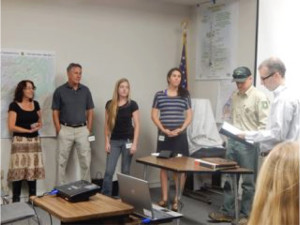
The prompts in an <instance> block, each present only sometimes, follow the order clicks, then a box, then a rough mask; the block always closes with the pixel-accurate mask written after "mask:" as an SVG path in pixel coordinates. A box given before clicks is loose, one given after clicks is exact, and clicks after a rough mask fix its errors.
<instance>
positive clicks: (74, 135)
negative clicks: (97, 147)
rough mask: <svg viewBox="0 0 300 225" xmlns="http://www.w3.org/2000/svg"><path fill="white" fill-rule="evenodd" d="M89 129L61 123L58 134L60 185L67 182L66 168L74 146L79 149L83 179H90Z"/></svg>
mask: <svg viewBox="0 0 300 225" xmlns="http://www.w3.org/2000/svg"><path fill="white" fill-rule="evenodd" d="M88 136H89V130H88V129H87V127H86V126H82V127H77V128H73V127H68V126H64V125H61V129H60V131H59V133H58V136H57V149H58V171H57V172H58V177H57V183H58V185H62V184H65V183H66V181H65V178H66V168H67V163H68V160H69V157H70V153H71V150H72V148H73V147H75V149H76V150H77V155H78V159H79V164H80V173H81V179H82V180H87V181H90V180H91V177H90V165H91V147H90V143H89V141H88Z"/></svg>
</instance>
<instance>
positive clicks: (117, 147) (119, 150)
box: [102, 140, 132, 196]
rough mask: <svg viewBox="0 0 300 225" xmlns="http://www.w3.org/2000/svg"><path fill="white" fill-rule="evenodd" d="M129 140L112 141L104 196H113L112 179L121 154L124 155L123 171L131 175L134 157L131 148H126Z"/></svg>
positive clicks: (107, 159)
mask: <svg viewBox="0 0 300 225" xmlns="http://www.w3.org/2000/svg"><path fill="white" fill-rule="evenodd" d="M127 143H128V140H110V153H109V154H107V158H106V170H105V174H104V180H103V187H102V194H105V195H109V196H111V194H112V178H113V175H114V173H115V170H116V165H117V162H118V159H119V156H120V154H122V166H121V171H122V173H124V174H129V172H130V164H131V159H132V155H131V154H130V148H128V149H127V148H126V144H127Z"/></svg>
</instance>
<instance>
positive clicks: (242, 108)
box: [232, 86, 270, 131]
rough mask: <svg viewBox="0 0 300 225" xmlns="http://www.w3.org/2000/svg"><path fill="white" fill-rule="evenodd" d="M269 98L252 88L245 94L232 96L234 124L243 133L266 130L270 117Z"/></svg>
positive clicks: (237, 93)
mask: <svg viewBox="0 0 300 225" xmlns="http://www.w3.org/2000/svg"><path fill="white" fill-rule="evenodd" d="M269 104H270V103H269V100H268V98H267V96H266V95H265V94H264V93H263V92H261V91H259V90H257V89H256V88H255V87H254V86H251V87H250V88H249V89H248V90H247V91H246V92H245V93H244V94H241V93H239V91H238V90H237V91H236V92H234V93H233V95H232V123H233V125H234V126H235V127H237V128H239V129H240V130H243V131H256V130H261V129H265V127H266V124H267V118H268V115H269Z"/></svg>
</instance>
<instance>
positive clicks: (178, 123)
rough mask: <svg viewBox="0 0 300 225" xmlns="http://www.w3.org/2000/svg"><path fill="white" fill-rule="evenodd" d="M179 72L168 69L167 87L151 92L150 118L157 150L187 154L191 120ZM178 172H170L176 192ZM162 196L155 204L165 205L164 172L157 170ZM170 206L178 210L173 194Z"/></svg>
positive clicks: (186, 94) (186, 92)
mask: <svg viewBox="0 0 300 225" xmlns="http://www.w3.org/2000/svg"><path fill="white" fill-rule="evenodd" d="M181 77H182V74H181V71H180V69H179V68H173V69H171V70H170V71H169V72H168V75H167V82H168V87H167V89H165V90H163V91H158V92H157V93H156V94H155V97H154V101H153V106H152V112H151V118H152V121H153V122H154V124H155V125H156V126H157V128H158V140H157V152H160V151H161V150H171V151H172V152H173V156H175V155H177V154H181V155H183V156H188V155H189V151H188V142H187V135H186V128H187V126H188V125H189V124H190V123H191V120H192V110H191V99H190V95H189V92H188V91H187V90H186V89H184V88H182V87H181V84H182V80H181ZM177 176H178V174H174V179H175V186H176V193H177V189H178V182H177ZM180 176H181V178H180V179H181V182H180V183H181V190H182V188H183V187H184V184H185V178H186V177H185V176H184V174H181V175H180ZM160 181H161V190H162V199H161V201H159V203H158V204H159V205H160V206H163V207H166V206H167V198H168V193H167V191H168V184H167V182H168V179H167V171H166V170H163V169H162V170H161V172H160ZM172 209H173V210H174V211H177V210H178V199H177V198H176V197H175V199H174V202H173V205H172Z"/></svg>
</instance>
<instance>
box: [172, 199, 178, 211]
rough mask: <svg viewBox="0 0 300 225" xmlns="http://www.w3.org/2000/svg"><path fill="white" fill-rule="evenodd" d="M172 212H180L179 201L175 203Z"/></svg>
mask: <svg viewBox="0 0 300 225" xmlns="http://www.w3.org/2000/svg"><path fill="white" fill-rule="evenodd" d="M172 210H173V211H174V212H178V201H174V202H173V204H172Z"/></svg>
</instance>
